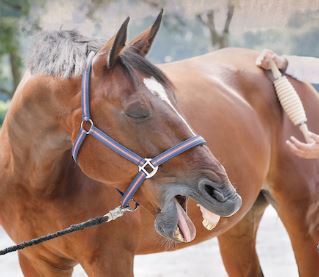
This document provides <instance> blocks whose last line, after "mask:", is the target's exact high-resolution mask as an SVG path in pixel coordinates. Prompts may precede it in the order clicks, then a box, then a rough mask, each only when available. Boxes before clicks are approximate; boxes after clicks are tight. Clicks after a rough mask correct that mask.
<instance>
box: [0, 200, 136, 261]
mask: <svg viewBox="0 0 319 277" xmlns="http://www.w3.org/2000/svg"><path fill="white" fill-rule="evenodd" d="M137 207H138V204H137V203H135V207H134V208H131V207H124V208H123V207H121V206H118V207H116V208H115V209H113V210H111V211H109V212H108V213H106V214H105V215H102V216H97V217H95V218H91V219H89V220H87V221H84V222H81V223H78V224H72V225H70V226H69V227H67V228H65V229H63V230H60V231H57V232H54V233H50V234H47V235H45V236H41V237H38V238H35V239H31V240H28V241H24V242H21V243H19V244H17V245H13V246H10V247H7V248H4V249H2V250H0V255H5V254H8V253H10V252H15V251H17V250H21V249H24V248H27V247H30V246H33V245H37V244H40V243H42V242H45V241H48V240H51V239H54V238H57V237H61V236H64V235H66V234H70V233H73V232H77V231H80V230H84V229H86V228H89V227H92V226H96V225H100V224H102V223H106V222H110V221H112V220H115V219H117V218H119V217H121V216H123V215H124V214H125V213H126V212H133V211H135V210H136V209H137Z"/></svg>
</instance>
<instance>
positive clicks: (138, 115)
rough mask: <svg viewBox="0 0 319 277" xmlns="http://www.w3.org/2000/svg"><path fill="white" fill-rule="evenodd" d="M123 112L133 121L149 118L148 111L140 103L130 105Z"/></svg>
mask: <svg viewBox="0 0 319 277" xmlns="http://www.w3.org/2000/svg"><path fill="white" fill-rule="evenodd" d="M124 112H125V114H126V115H127V116H128V117H131V118H134V119H146V118H148V117H149V116H150V112H149V109H148V108H147V107H146V106H145V105H143V104H142V103H141V102H133V103H130V104H129V105H128V106H127V107H126V108H125V110H124Z"/></svg>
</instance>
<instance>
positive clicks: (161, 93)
mask: <svg viewBox="0 0 319 277" xmlns="http://www.w3.org/2000/svg"><path fill="white" fill-rule="evenodd" d="M143 82H144V85H145V86H146V87H147V88H148V89H149V91H150V92H151V93H152V94H154V95H155V96H157V97H159V98H160V99H161V100H162V101H164V102H166V103H167V104H168V105H169V106H170V107H171V108H172V110H173V111H174V112H175V113H176V114H177V115H178V117H179V118H180V119H181V120H182V121H183V122H184V124H185V125H186V126H187V128H188V129H189V130H190V131H191V133H192V134H193V135H194V136H195V133H194V131H193V130H192V128H191V127H190V126H189V124H188V123H187V122H186V120H185V118H184V117H182V115H181V114H180V113H179V112H178V111H177V110H176V109H175V107H174V106H173V104H172V103H171V101H170V100H169V98H168V96H167V93H166V91H165V89H164V87H163V86H162V84H160V83H159V82H157V80H155V78H154V77H152V78H145V79H144V80H143Z"/></svg>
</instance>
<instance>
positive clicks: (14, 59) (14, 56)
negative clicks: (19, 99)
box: [9, 49, 21, 95]
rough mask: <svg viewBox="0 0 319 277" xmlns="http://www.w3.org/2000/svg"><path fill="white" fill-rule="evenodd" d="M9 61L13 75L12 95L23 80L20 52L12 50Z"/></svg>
mask: <svg viewBox="0 0 319 277" xmlns="http://www.w3.org/2000/svg"><path fill="white" fill-rule="evenodd" d="M9 60H10V66H11V75H12V95H13V94H14V91H15V90H16V88H17V86H18V84H19V82H20V79H21V72H20V61H21V60H20V57H19V54H18V51H17V50H16V49H12V51H11V52H10V53H9Z"/></svg>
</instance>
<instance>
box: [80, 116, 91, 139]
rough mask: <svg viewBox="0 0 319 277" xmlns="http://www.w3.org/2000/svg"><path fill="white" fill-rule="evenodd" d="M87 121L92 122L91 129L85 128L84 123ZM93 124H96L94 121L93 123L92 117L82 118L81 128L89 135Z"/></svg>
mask: <svg viewBox="0 0 319 277" xmlns="http://www.w3.org/2000/svg"><path fill="white" fill-rule="evenodd" d="M85 122H89V123H90V129H89V130H88V131H87V130H85V129H84V128H83V124H84V123H85ZM93 126H94V123H93V121H92V119H91V118H90V119H88V120H82V122H81V129H83V130H84V131H85V132H86V134H87V135H89V134H90V132H91V130H92V127H93Z"/></svg>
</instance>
